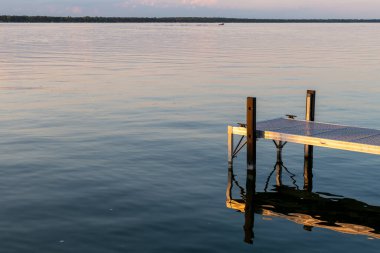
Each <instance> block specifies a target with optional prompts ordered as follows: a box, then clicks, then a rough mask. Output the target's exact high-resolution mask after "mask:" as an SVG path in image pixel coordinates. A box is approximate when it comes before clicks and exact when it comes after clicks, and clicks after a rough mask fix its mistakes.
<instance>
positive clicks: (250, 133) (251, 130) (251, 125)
mask: <svg viewBox="0 0 380 253" xmlns="http://www.w3.org/2000/svg"><path fill="white" fill-rule="evenodd" d="M247 170H248V171H255V170H256V98H254V97H248V98H247Z"/></svg>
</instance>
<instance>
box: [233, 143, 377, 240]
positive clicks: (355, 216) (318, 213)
mask: <svg viewBox="0 0 380 253" xmlns="http://www.w3.org/2000/svg"><path fill="white" fill-rule="evenodd" d="M281 145H282V147H283V143H276V146H277V148H279V147H280V146H281ZM283 169H284V171H287V172H288V173H289V175H290V177H291V178H292V179H293V186H286V185H283V184H282V180H281V179H282V172H283ZM274 172H276V185H275V186H274V189H272V191H267V187H268V184H269V180H270V178H271V176H272V175H273V174H274ZM294 176H295V175H294V174H292V173H290V172H289V170H288V169H287V168H286V167H285V166H284V165H283V162H282V160H281V152H279V153H278V155H277V161H276V164H275V165H274V169H273V171H272V172H271V173H270V174H269V176H268V179H267V183H266V186H265V190H264V191H263V192H256V186H255V184H256V170H253V171H252V170H247V177H246V188H245V189H244V188H243V187H242V186H240V184H239V182H237V181H236V179H235V177H234V172H233V166H232V165H231V164H230V165H229V167H228V185H227V192H226V197H227V199H226V206H227V207H228V208H231V209H234V210H237V211H240V212H244V216H245V222H244V233H245V236H244V241H245V242H246V243H250V244H252V243H253V239H254V213H257V214H260V215H263V216H270V217H279V218H284V219H287V220H289V221H292V222H295V223H298V224H301V225H303V227H304V229H305V230H307V231H312V228H313V227H318V228H324V229H329V230H333V231H336V232H340V233H347V234H356V235H365V236H368V237H371V238H377V239H380V207H379V206H371V205H369V204H366V203H364V202H361V201H358V200H355V199H350V198H344V197H343V196H340V195H334V194H329V193H318V192H315V193H313V192H311V190H312V159H310V160H307V159H305V165H304V187H303V189H302V190H300V189H298V186H297V185H296V182H295V180H294ZM233 185H236V186H237V187H238V188H239V190H240V198H236V199H235V198H233V196H232V188H233Z"/></svg>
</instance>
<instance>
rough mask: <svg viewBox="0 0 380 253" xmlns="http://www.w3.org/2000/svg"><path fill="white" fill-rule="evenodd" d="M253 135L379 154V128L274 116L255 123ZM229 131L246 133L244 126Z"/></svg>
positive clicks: (236, 133) (240, 133) (239, 133)
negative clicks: (276, 117) (254, 133)
mask: <svg viewBox="0 0 380 253" xmlns="http://www.w3.org/2000/svg"><path fill="white" fill-rule="evenodd" d="M256 128H257V129H256V135H257V138H264V139H268V140H275V141H284V142H285V141H286V142H293V143H298V144H307V145H313V146H319V147H326V148H335V149H342V150H349V151H356V152H363V153H369V154H375V155H380V130H376V129H369V128H360V127H350V126H344V125H336V124H329V123H320V122H313V121H306V120H296V119H286V118H278V119H272V120H267V121H262V122H257V126H256ZM231 131H232V134H235V135H243V136H246V135H247V128H246V127H232V130H231Z"/></svg>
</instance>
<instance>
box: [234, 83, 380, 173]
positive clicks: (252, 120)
mask: <svg viewBox="0 0 380 253" xmlns="http://www.w3.org/2000/svg"><path fill="white" fill-rule="evenodd" d="M315 95H316V92H315V91H314V90H308V91H307V93H306V114H305V115H306V116H305V120H298V119H296V116H295V115H287V118H276V119H271V120H266V121H261V122H256V110H257V106H256V98H254V97H248V98H247V119H246V123H245V124H241V123H239V125H238V126H228V162H229V164H230V165H232V161H233V158H234V157H235V156H236V155H237V153H238V152H239V151H240V150H241V149H242V148H243V146H244V145H247V166H248V170H254V169H256V140H257V139H260V138H261V139H267V140H272V141H273V142H274V143H275V145H276V147H277V151H278V152H279V153H281V151H282V148H283V147H284V146H285V144H286V143H288V142H291V143H298V144H303V145H305V159H307V160H310V159H312V157H313V147H314V146H318V147H325V148H333V149H340V150H347V151H354V152H362V153H368V154H375V155H380V130H377V129H370V128H363V127H354V126H345V125H339V124H332V123H322V122H316V121H314V119H315ZM234 135H238V136H241V139H240V141H239V143H238V145H237V146H236V147H234ZM243 138H246V141H245V142H243ZM279 155H280V154H279Z"/></svg>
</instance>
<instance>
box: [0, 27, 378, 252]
mask: <svg viewBox="0 0 380 253" xmlns="http://www.w3.org/2000/svg"><path fill="white" fill-rule="evenodd" d="M306 89H316V90H317V112H316V119H317V120H318V121H324V122H336V123H342V124H348V125H356V126H363V127H372V128H380V118H379V112H380V110H379V108H380V25H379V24H226V25H225V26H223V27H220V26H217V25H215V24H202V25H197V24H0V100H1V109H0V116H1V117H0V161H1V162H0V192H1V197H0V207H1V208H0V248H1V252H7V253H12V252H17V253H19V252H91V253H96V252H102V253H104V252H253V251H254V252H275V251H278V250H282V251H285V252H305V251H308V252H322V251H324V252H333V251H336V252H379V248H380V240H379V239H373V238H371V237H368V236H363V235H352V234H345V233H339V232H335V231H332V230H330V229H323V228H316V227H315V228H312V229H311V231H306V230H305V229H304V228H303V226H302V225H300V224H297V223H294V222H292V221H289V220H287V219H283V218H278V217H267V216H263V215H260V214H256V215H255V228H254V232H255V239H254V242H253V244H252V245H250V244H247V243H244V241H243V240H244V229H243V225H244V214H243V213H240V212H237V211H234V210H232V209H228V208H226V202H225V200H226V195H225V191H226V186H227V176H228V173H227V172H228V170H227V160H226V159H227V143H226V126H227V124H235V123H236V122H244V121H245V98H246V97H247V96H256V97H258V119H259V120H265V119H270V118H274V117H278V116H282V115H284V114H288V113H291V114H296V115H299V117H300V118H303V115H304V103H305V102H304V100H305V90H306ZM314 153H315V160H314V188H313V191H314V192H325V193H326V192H327V193H331V194H336V195H342V196H345V197H348V198H352V199H356V200H358V201H361V202H365V203H367V204H368V205H373V206H380V185H379V183H378V182H379V179H380V168H379V162H380V158H379V157H378V156H374V155H367V154H360V153H352V152H346V151H339V150H330V149H323V148H315V151H314ZM283 161H284V164H285V165H286V167H287V168H288V169H289V171H290V172H291V173H293V174H295V175H296V176H295V180H296V185H298V186H300V187H301V188H302V184H303V146H301V145H296V144H288V145H287V146H286V147H285V149H284V157H283ZM275 162H276V153H275V148H274V145H273V144H272V143H271V142H269V141H259V142H258V170H257V182H256V190H257V191H259V192H262V191H263V190H264V187H265V181H266V179H267V177H268V176H269V174H270V172H271V171H272V169H273V165H274V164H275ZM234 172H235V174H236V179H237V180H238V182H239V183H240V185H242V186H245V162H244V152H242V153H241V154H240V155H239V156H238V158H237V159H236V163H235V171H234ZM275 183H276V182H275V177H273V176H272V178H271V179H270V181H269V188H270V189H272V188H273V185H274V184H275ZM283 183H284V184H286V185H288V186H294V185H293V181H292V179H291V178H290V177H289V174H284V175H283ZM236 188H237V187H235V188H234V189H233V190H234V192H233V194H235V195H236V196H239V191H238V189H236ZM377 225H379V224H377ZM377 232H379V231H377Z"/></svg>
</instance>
